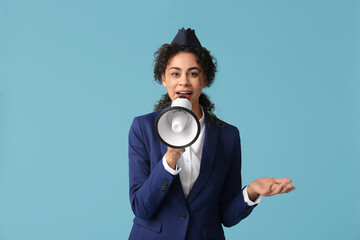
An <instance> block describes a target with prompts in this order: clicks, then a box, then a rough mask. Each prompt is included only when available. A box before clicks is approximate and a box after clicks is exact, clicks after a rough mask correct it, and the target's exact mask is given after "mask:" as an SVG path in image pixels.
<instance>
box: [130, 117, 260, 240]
mask: <svg viewBox="0 0 360 240" xmlns="http://www.w3.org/2000/svg"><path fill="white" fill-rule="evenodd" d="M159 113H160V111H158V112H153V113H150V114H147V115H144V116H140V117H136V118H135V119H134V121H133V123H132V125H131V128H130V133H129V177H130V178H129V184H130V202H131V207H132V210H133V212H134V214H135V218H134V224H133V227H132V230H131V233H130V236H129V239H130V240H170V239H171V240H178V239H179V240H180V239H182V240H184V239H188V240H201V239H213V240H216V239H225V237H224V231H223V228H222V225H224V226H226V227H231V226H233V225H235V224H237V223H238V222H240V221H241V220H242V219H244V218H245V217H247V216H248V215H249V214H250V213H251V211H252V210H253V208H254V207H255V206H252V207H250V206H248V205H247V204H246V203H245V202H244V198H243V194H242V187H241V150H240V137H239V131H238V129H237V128H236V127H234V126H232V125H230V124H227V123H225V122H223V123H224V127H223V128H219V127H218V126H217V125H216V124H215V123H214V122H212V121H211V119H210V116H209V114H208V113H205V138H204V146H203V151H202V158H201V165H200V173H199V176H198V178H197V180H196V182H195V183H194V186H193V188H192V189H191V191H190V193H189V195H188V197H187V198H185V197H184V192H183V189H182V186H181V182H180V178H179V176H178V175H175V176H174V175H171V174H170V173H169V172H167V171H166V170H165V168H164V166H163V164H162V158H163V156H164V155H165V153H166V151H167V147H166V146H165V145H164V144H163V143H161V142H160V141H159V139H158V138H157V136H156V134H155V132H154V124H155V119H156V117H157V116H158V114H159Z"/></svg>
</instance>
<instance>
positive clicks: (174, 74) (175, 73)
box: [171, 72, 180, 77]
mask: <svg viewBox="0 0 360 240" xmlns="http://www.w3.org/2000/svg"><path fill="white" fill-rule="evenodd" d="M171 75H172V76H174V77H178V76H180V74H179V73H177V72H173V73H171Z"/></svg>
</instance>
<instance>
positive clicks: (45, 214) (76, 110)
mask: <svg viewBox="0 0 360 240" xmlns="http://www.w3.org/2000/svg"><path fill="white" fill-rule="evenodd" d="M183 26H184V27H191V28H194V29H196V33H197V35H198V37H199V39H200V40H201V42H202V44H203V45H204V46H205V47H207V48H208V49H210V50H211V52H212V53H213V54H214V55H215V57H216V58H217V60H218V64H219V72H218V75H217V78H216V81H215V84H214V85H213V86H212V87H211V88H210V89H207V90H206V92H207V93H208V94H209V95H210V96H211V98H212V100H213V101H214V102H215V104H216V114H217V115H218V116H219V117H220V118H221V119H223V120H225V121H227V122H230V123H232V124H234V125H236V126H237V127H238V128H239V129H240V132H241V138H242V150H243V182H244V183H245V184H246V183H249V182H250V181H252V180H254V179H256V178H258V177H261V176H273V177H291V178H292V179H293V180H294V182H293V183H294V185H295V186H296V187H297V189H296V190H295V191H294V192H292V193H291V194H286V195H281V196H275V197H272V198H265V199H264V200H263V201H262V202H261V204H260V205H259V206H258V207H257V208H256V209H255V211H254V212H253V214H252V215H251V216H250V217H249V218H247V219H246V220H245V221H243V222H241V223H240V224H239V225H237V226H235V227H232V228H230V229H226V236H227V238H228V239H252V240H257V239H258V240H263V239H277V240H285V239H286V240H287V239H292V240H300V239H301V240H303V239H328V240H332V239H334V240H337V239H346V240H355V239H356V240H357V239H360V230H359V229H360V228H359V226H360V184H359V175H360V174H359V173H360V163H359V160H360V150H359V149H360V137H359V136H360V127H359V121H360V110H359V106H360V97H359V92H360V44H359V43H360V30H359V29H360V2H359V1H355V0H353V1H351V0H347V1H345V0H342V1H340V0H339V1H328V0H323V1H320V0H311V1H310V0H307V1H288V0H283V1H281V0H274V1H267V0H263V1H260V0H258V1H244V0H243V1H235V0H222V1H220V0H219V1H174V0H161V1H115V0H108V1H89V0H87V1H85V0H84V1H76V0H61V1H48V0H43V1H40V0H33V1H25V0H14V1H13V0H0V239H1V240H30V239H31V240H49V239H51V240H60V239H61V240H63V239H66V240H79V239H86V240H99V239H107V240H112V239H114V240H115V239H117V240H118V239H127V237H128V234H129V231H130V228H131V225H132V218H133V214H132V212H131V210H130V204H129V200H128V159H127V135H128V130H129V126H130V124H131V121H132V119H133V118H134V117H135V116H137V115H141V114H145V113H148V112H150V111H151V110H152V107H153V105H154V103H155V102H156V101H157V100H158V98H159V96H160V95H161V94H162V93H164V90H165V89H164V88H163V87H161V86H158V85H157V84H155V82H154V81H153V77H152V76H153V75H152V68H153V53H154V52H155V51H156V49H157V48H159V47H160V46H161V45H162V44H163V43H166V42H170V41H171V40H172V38H173V37H174V36H175V34H176V33H177V31H178V29H179V28H181V27H183Z"/></svg>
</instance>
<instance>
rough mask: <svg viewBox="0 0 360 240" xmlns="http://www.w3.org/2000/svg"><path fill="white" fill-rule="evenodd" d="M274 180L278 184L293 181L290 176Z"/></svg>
mask: <svg viewBox="0 0 360 240" xmlns="http://www.w3.org/2000/svg"><path fill="white" fill-rule="evenodd" d="M274 182H275V183H277V184H282V183H284V184H289V183H291V182H292V180H291V179H290V178H274Z"/></svg>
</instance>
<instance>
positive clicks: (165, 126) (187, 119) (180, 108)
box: [155, 95, 200, 148]
mask: <svg viewBox="0 0 360 240" xmlns="http://www.w3.org/2000/svg"><path fill="white" fill-rule="evenodd" d="M191 107H192V105H191V102H190V100H189V99H188V98H187V97H185V96H182V95H180V96H179V97H177V98H175V100H174V101H173V102H172V104H171V107H169V108H166V109H164V110H163V111H162V112H160V114H159V115H158V117H157V118H156V120H155V132H156V134H157V136H158V137H159V139H160V141H161V142H163V143H164V144H165V145H166V146H169V147H172V148H185V147H188V146H190V145H191V144H193V143H194V142H195V141H196V140H197V139H198V137H199V135H200V122H199V120H198V119H197V117H196V115H195V114H194V113H193V112H192V111H191Z"/></svg>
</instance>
